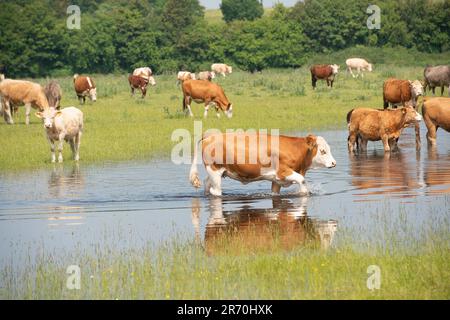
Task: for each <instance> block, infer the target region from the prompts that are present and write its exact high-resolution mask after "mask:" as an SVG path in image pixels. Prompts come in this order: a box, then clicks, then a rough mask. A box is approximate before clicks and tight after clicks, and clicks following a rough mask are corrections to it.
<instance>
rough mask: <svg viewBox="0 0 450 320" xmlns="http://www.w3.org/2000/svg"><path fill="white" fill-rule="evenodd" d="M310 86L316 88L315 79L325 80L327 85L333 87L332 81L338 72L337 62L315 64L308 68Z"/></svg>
mask: <svg viewBox="0 0 450 320" xmlns="http://www.w3.org/2000/svg"><path fill="white" fill-rule="evenodd" d="M310 71H311V80H312V87H313V89H316V83H317V80H319V79H321V80H326V81H327V86H328V87H331V88H333V82H334V78H335V76H336V74H337V73H338V72H339V66H338V65H337V64H316V65H313V66H312V67H311V69H310Z"/></svg>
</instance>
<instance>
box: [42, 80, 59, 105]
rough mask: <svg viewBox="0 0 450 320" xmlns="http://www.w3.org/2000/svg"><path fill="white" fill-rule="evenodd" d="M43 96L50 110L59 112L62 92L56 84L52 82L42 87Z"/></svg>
mask: <svg viewBox="0 0 450 320" xmlns="http://www.w3.org/2000/svg"><path fill="white" fill-rule="evenodd" d="M44 92H45V96H46V97H47V100H48V104H49V106H50V107H51V108H55V109H57V110H59V109H60V108H61V96H62V90H61V86H60V85H59V84H58V82H56V81H54V80H52V81H50V82H49V83H48V84H47V85H46V86H45V87H44Z"/></svg>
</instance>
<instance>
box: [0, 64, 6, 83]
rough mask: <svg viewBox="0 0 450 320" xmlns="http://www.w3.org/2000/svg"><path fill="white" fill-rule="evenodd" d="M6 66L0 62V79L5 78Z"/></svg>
mask: <svg viewBox="0 0 450 320" xmlns="http://www.w3.org/2000/svg"><path fill="white" fill-rule="evenodd" d="M6 72H7V68H6V65H4V64H0V81H3V80H5V78H6Z"/></svg>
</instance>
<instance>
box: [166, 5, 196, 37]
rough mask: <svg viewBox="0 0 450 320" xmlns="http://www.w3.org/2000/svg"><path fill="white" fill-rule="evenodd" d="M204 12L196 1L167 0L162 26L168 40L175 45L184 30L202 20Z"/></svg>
mask: <svg viewBox="0 0 450 320" xmlns="http://www.w3.org/2000/svg"><path fill="white" fill-rule="evenodd" d="M204 10H205V9H204V8H203V7H202V6H201V5H200V3H199V1H198V0H167V2H166V5H165V7H164V12H163V16H162V24H163V26H164V28H165V32H166V33H167V34H168V36H169V40H171V41H172V42H173V43H176V42H177V41H178V39H179V37H180V36H181V35H182V34H183V33H185V32H186V29H188V28H189V27H191V26H193V25H194V24H195V23H196V22H197V20H201V19H203V17H204V14H205V13H204Z"/></svg>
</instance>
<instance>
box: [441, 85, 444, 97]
mask: <svg viewBox="0 0 450 320" xmlns="http://www.w3.org/2000/svg"><path fill="white" fill-rule="evenodd" d="M443 95H444V85H442V86H441V97H442V96H443Z"/></svg>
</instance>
